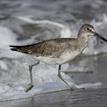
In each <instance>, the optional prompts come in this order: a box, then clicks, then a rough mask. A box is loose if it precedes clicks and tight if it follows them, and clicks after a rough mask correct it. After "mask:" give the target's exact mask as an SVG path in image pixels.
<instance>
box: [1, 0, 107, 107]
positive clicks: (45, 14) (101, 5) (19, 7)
mask: <svg viewBox="0 0 107 107" xmlns="http://www.w3.org/2000/svg"><path fill="white" fill-rule="evenodd" d="M106 14H107V1H106V0H81V1H78V0H0V26H3V27H8V28H9V29H11V30H12V31H13V32H14V33H15V34H16V35H17V40H26V39H29V38H31V36H32V35H34V34H35V33H37V32H42V31H43V30H44V29H42V30H40V29H39V28H38V29H36V31H35V32H34V31H32V29H30V27H32V25H29V27H28V28H26V27H23V26H22V22H19V21H17V20H16V19H15V18H14V16H16V17H17V16H31V17H33V18H34V19H43V20H44V19H47V20H51V21H55V22H59V23H62V24H65V25H66V24H67V25H69V26H70V28H71V29H72V27H73V28H78V27H79V25H81V24H82V23H86V22H87V23H92V22H93V20H94V21H96V24H98V23H97V22H100V21H101V20H102V18H103V17H104V15H106ZM104 21H105V20H104ZM102 25H103V26H99V28H100V30H99V32H100V33H102V34H104V35H106V32H107V30H106V29H107V25H106V21H105V22H104V23H103V24H102ZM23 29H24V30H23ZM27 30H30V33H29V32H28V31H27ZM75 30H76V31H77V29H75ZM25 31H26V32H25ZM36 39H38V40H39V39H40V38H36ZM0 40H1V41H2V38H1V39H0ZM1 41H0V42H1ZM4 42H5V41H4ZM79 61H80V62H79ZM13 64H14V62H12V61H11V60H9V61H8V66H9V69H8V70H4V72H3V74H6V75H7V74H9V73H10V72H11V70H12V67H13ZM73 64H74V66H79V65H81V66H82V67H83V68H84V69H86V70H87V69H88V70H90V71H92V72H93V73H91V74H90V73H89V74H87V73H71V72H70V73H67V74H68V75H70V76H71V77H72V78H74V79H75V82H76V83H77V84H79V83H87V82H92V83H94V82H101V83H102V86H101V87H100V88H97V89H86V90H74V91H73V92H71V91H69V90H65V91H60V92H53V93H47V94H41V95H36V96H34V97H32V98H28V99H20V100H14V101H6V102H0V107H71V106H72V107H106V106H107V100H106V99H107V72H106V71H107V56H106V54H105V55H101V56H90V57H84V58H83V57H82V58H81V59H80V60H78V61H77V62H75V63H73ZM71 66H72V63H71V64H70V67H71ZM70 67H69V69H70V70H71V68H72V67H71V68H70ZM77 68H79V67H77ZM0 69H2V66H1V68H0ZM15 70H16V69H15ZM15 70H14V72H15ZM7 71H8V73H7ZM3 74H2V73H1V75H0V76H1V77H2V78H4V77H3ZM11 74H13V75H12V76H14V73H11ZM16 74H17V72H16ZM18 75H19V76H20V75H21V74H20V73H19V74H18ZM13 78H16V77H13ZM10 79H11V78H10ZM1 81H2V79H1ZM5 81H6V80H5Z"/></svg>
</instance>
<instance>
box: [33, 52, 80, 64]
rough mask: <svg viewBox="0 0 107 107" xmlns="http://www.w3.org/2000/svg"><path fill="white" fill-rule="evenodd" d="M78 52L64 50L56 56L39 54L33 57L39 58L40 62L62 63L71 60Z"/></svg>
mask: <svg viewBox="0 0 107 107" xmlns="http://www.w3.org/2000/svg"><path fill="white" fill-rule="evenodd" d="M79 54H80V52H79V51H73V52H69V51H66V52H64V53H62V55H61V56H60V57H58V58H57V57H56V58H52V57H51V56H50V57H49V56H48V57H43V56H39V57H35V58H36V59H38V60H40V61H41V62H44V63H48V64H63V63H66V62H68V61H70V60H73V59H74V58H75V57H76V56H78V55H79Z"/></svg>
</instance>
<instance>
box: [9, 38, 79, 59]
mask: <svg viewBox="0 0 107 107" xmlns="http://www.w3.org/2000/svg"><path fill="white" fill-rule="evenodd" d="M76 41H77V39H75V38H57V39H51V40H45V41H43V42H39V43H36V44H32V45H25V46H11V47H13V48H12V49H11V50H15V51H19V52H22V53H26V54H30V55H36V56H53V57H58V56H60V54H61V53H62V52H63V51H65V50H66V49H69V48H71V49H76V48H77V45H78V44H77V43H76Z"/></svg>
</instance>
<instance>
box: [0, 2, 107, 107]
mask: <svg viewBox="0 0 107 107" xmlns="http://www.w3.org/2000/svg"><path fill="white" fill-rule="evenodd" d="M84 23H89V24H92V25H93V26H94V27H95V29H96V31H97V32H98V33H99V34H101V35H102V36H104V37H105V38H107V1H106V0H81V1H79V0H0V101H5V100H12V99H20V98H26V97H31V96H33V95H36V94H40V93H44V92H53V91H57V90H63V89H68V87H66V85H65V84H63V82H61V81H60V79H58V77H57V66H55V65H46V64H40V65H38V66H36V67H34V69H33V81H34V88H33V89H32V90H31V91H30V92H28V93H25V91H24V89H25V87H26V85H27V84H29V81H30V80H29V72H28V65H29V64H33V63H35V61H36V60H35V59H33V58H32V56H28V55H25V54H21V53H18V52H12V51H10V49H9V45H26V44H31V43H37V42H40V41H43V40H46V39H51V38H59V37H65V38H66V37H76V36H75V35H77V33H78V30H79V28H80V26H81V25H82V24H84ZM106 53H107V43H105V42H103V41H100V40H98V39H97V38H93V39H92V40H90V41H89V44H88V47H87V48H86V49H85V50H84V52H83V54H82V55H81V56H80V57H79V58H78V59H77V60H75V61H72V62H69V63H67V64H64V65H63V66H62V71H63V75H64V78H65V79H68V80H69V82H70V83H71V85H72V86H75V85H77V86H78V87H86V88H95V89H97V90H98V89H101V88H106V86H107V82H106V81H107V78H106V74H107V72H106V71H107V66H106V63H107V54H106ZM72 71H73V72H78V71H79V72H82V71H84V72H87V71H91V72H93V73H91V74H90V73H88V74H87V73H72ZM99 86H100V87H99ZM81 107H83V106H81ZM94 107H95V106H94Z"/></svg>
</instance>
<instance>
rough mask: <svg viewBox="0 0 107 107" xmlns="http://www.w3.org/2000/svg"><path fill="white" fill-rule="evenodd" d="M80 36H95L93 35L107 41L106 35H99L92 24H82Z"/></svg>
mask: <svg viewBox="0 0 107 107" xmlns="http://www.w3.org/2000/svg"><path fill="white" fill-rule="evenodd" d="M79 36H85V37H86V38H89V37H93V36H96V37H98V38H100V39H102V40H104V41H106V42H107V39H105V38H104V37H102V36H101V35H99V34H98V33H97V32H96V31H95V29H94V27H93V26H92V25H90V24H84V25H82V26H81V28H80V30H79V33H78V37H79Z"/></svg>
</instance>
